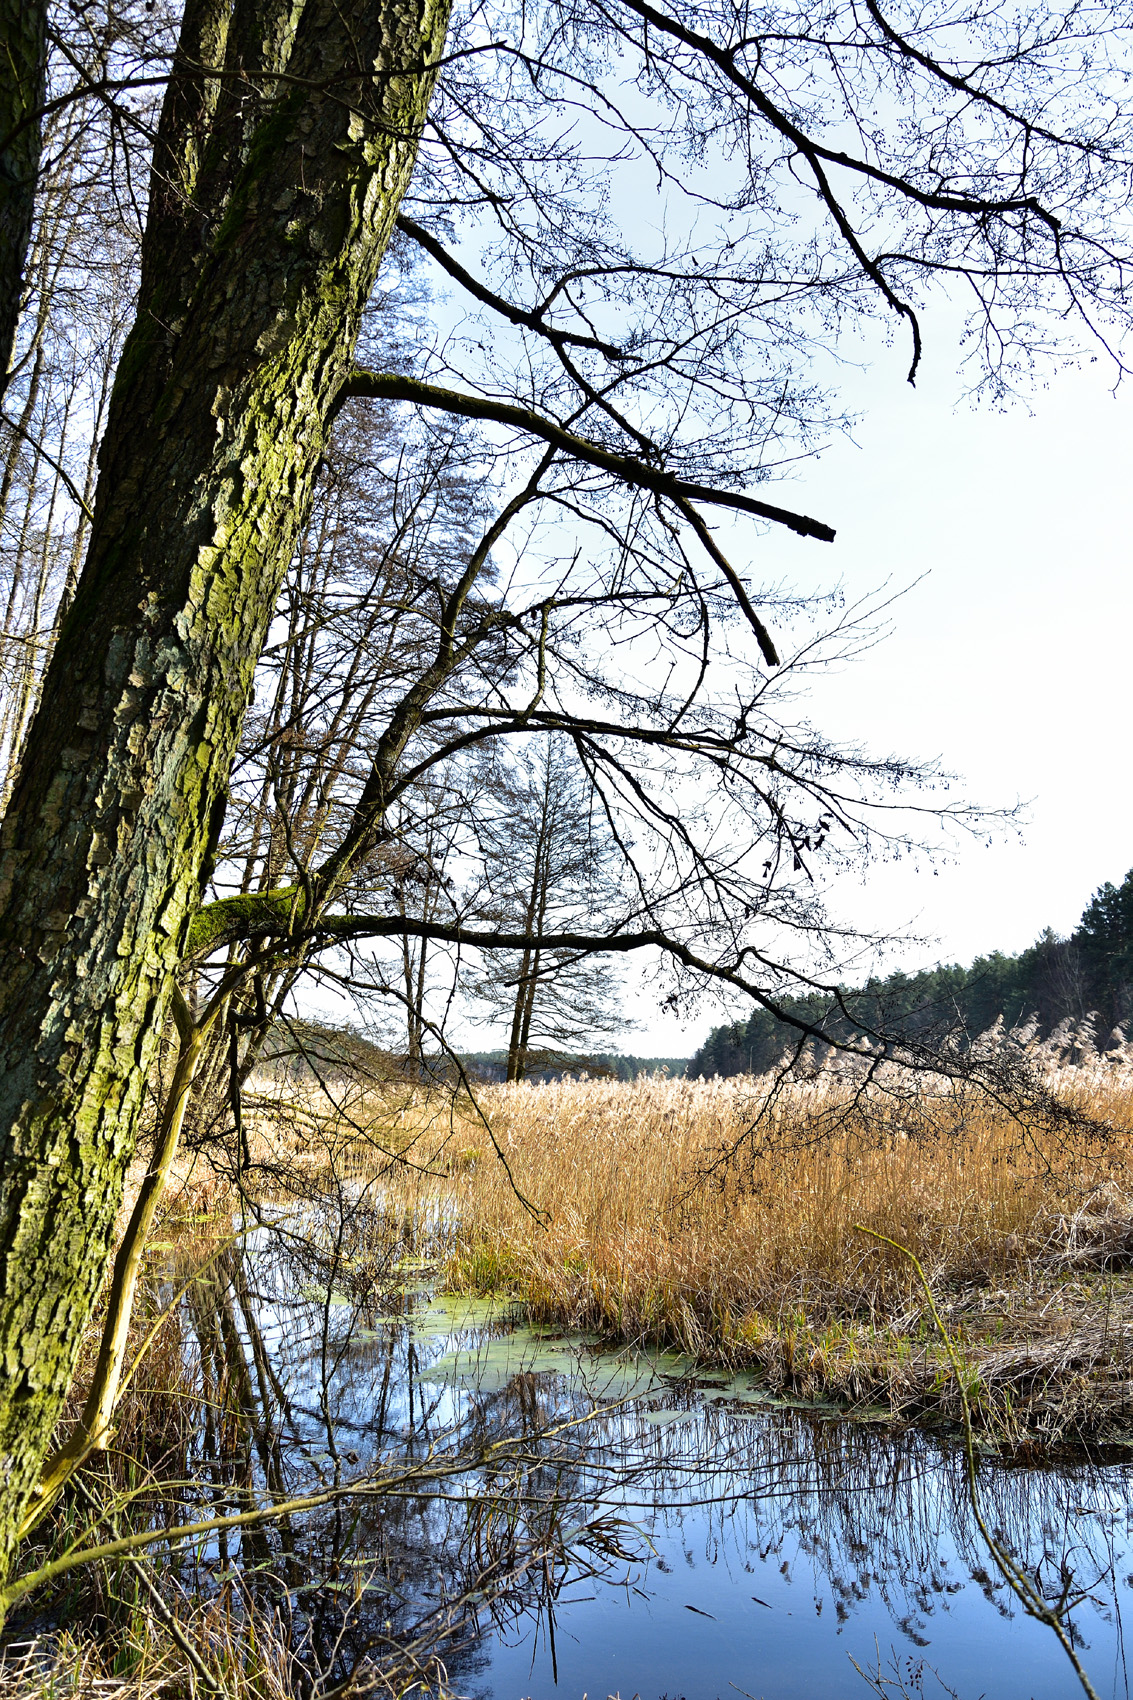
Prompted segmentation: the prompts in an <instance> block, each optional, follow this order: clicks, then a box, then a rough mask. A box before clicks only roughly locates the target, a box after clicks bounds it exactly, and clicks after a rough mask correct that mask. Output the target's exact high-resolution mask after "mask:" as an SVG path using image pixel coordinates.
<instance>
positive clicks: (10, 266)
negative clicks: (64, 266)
mask: <svg viewBox="0 0 1133 1700" xmlns="http://www.w3.org/2000/svg"><path fill="white" fill-rule="evenodd" d="M0 61H2V63H0V398H2V397H3V395H4V391H5V390H6V389H7V387H8V371H9V368H10V367H11V364H12V350H13V348H14V347H15V342H16V327H17V326H18V324H19V320H20V301H21V297H22V293H23V280H24V264H25V262H26V260H27V256H28V243H29V242H30V241H31V227H32V215H33V213H34V211H35V189H36V182H37V179H38V177H39V155H40V138H41V135H42V123H41V119H40V111H39V109H40V108H41V107H42V105H43V98H44V81H45V72H46V67H47V0H0Z"/></svg>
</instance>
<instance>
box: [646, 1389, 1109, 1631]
mask: <svg viewBox="0 0 1133 1700" xmlns="http://www.w3.org/2000/svg"><path fill="white" fill-rule="evenodd" d="M632 1422H633V1418H632V1415H629V1414H627V1417H626V1418H625V1419H624V1424H625V1425H626V1426H627V1427H630V1428H632ZM620 1443H621V1444H623V1445H624V1444H626V1443H627V1441H626V1439H625V1438H622V1439H621V1442H620ZM629 1443H630V1444H632V1440H631V1439H630V1440H629ZM654 1447H655V1455H656V1457H657V1466H656V1473H655V1477H654V1481H653V1493H652V1495H651V1496H650V1497H646V1498H643V1499H642V1500H641V1501H640V1506H641V1509H642V1510H643V1511H649V1510H655V1509H662V1510H663V1512H664V1517H665V1521H666V1523H667V1524H668V1527H669V1529H670V1531H672V1532H673V1533H674V1534H676V1535H677V1536H678V1537H681V1536H682V1535H683V1532H684V1530H685V1529H686V1527H687V1529H688V1530H689V1531H690V1533H691V1535H692V1538H693V1539H695V1540H696V1541H697V1542H698V1543H699V1545H700V1548H701V1552H702V1555H703V1557H704V1559H705V1561H706V1562H709V1563H718V1562H721V1559H722V1558H725V1557H726V1558H727V1559H728V1560H729V1561H731V1560H735V1559H739V1560H740V1562H747V1563H753V1562H755V1561H758V1562H759V1563H766V1562H767V1561H768V1560H769V1559H771V1558H775V1557H777V1558H779V1559H780V1561H781V1563H782V1564H784V1565H785V1566H786V1567H787V1568H786V1572H785V1573H790V1571H791V1570H792V1569H794V1568H796V1567H797V1566H798V1564H799V1561H800V1560H802V1561H804V1562H805V1563H806V1564H807V1565H808V1566H809V1568H810V1571H811V1574H812V1578H813V1583H814V1589H815V1601H816V1607H818V1609H821V1600H822V1592H821V1590H822V1588H823V1586H824V1585H825V1588H826V1589H828V1590H829V1592H830V1595H831V1597H832V1600H833V1604H834V1609H835V1612H836V1613H837V1615H838V1617H839V1619H840V1620H845V1619H846V1618H848V1617H849V1616H850V1615H851V1614H852V1613H853V1611H854V1609H855V1607H856V1606H857V1605H858V1604H860V1603H861V1602H863V1601H865V1600H866V1599H867V1598H869V1597H871V1596H872V1597H873V1598H875V1599H876V1600H878V1601H880V1602H881V1603H882V1604H883V1605H884V1607H885V1609H886V1610H887V1612H888V1613H889V1615H890V1617H891V1618H892V1620H893V1622H894V1624H895V1625H896V1626H897V1627H898V1628H899V1629H901V1630H902V1631H903V1632H904V1633H905V1634H907V1635H908V1636H909V1637H910V1639H912V1640H913V1641H914V1642H918V1641H923V1639H924V1637H923V1630H924V1629H925V1628H926V1627H927V1624H928V1622H929V1620H930V1619H932V1618H933V1617H934V1616H935V1615H936V1614H938V1613H939V1612H942V1611H947V1610H948V1608H949V1601H950V1599H951V1598H952V1597H953V1596H954V1595H956V1594H957V1593H959V1592H960V1591H961V1590H962V1589H963V1588H964V1587H966V1586H968V1585H975V1586H977V1587H978V1588H979V1589H980V1590H981V1592H982V1593H983V1595H984V1597H985V1598H986V1599H987V1600H988V1602H989V1603H990V1604H991V1605H993V1606H994V1608H995V1609H996V1610H997V1611H998V1612H1000V1613H1001V1614H1002V1615H1004V1616H1006V1617H1012V1616H1015V1615H1016V1614H1017V1613H1019V1612H1020V1610H1021V1608H1020V1607H1019V1606H1018V1604H1017V1602H1016V1601H1015V1599H1014V1596H1013V1595H1012V1593H1011V1591H1010V1589H1009V1588H1008V1586H1007V1584H1006V1583H1005V1582H1004V1581H1003V1579H1002V1577H1001V1576H1000V1575H999V1574H998V1572H997V1571H996V1570H995V1567H994V1565H993V1564H992V1562H991V1560H990V1557H989V1554H988V1552H987V1549H986V1547H985V1545H984V1543H983V1540H982V1537H981V1536H980V1533H979V1530H978V1528H977V1526H976V1522H975V1518H974V1516H973V1512H972V1506H971V1503H970V1499H969V1497H968V1490H967V1481H966V1474H965V1464H964V1456H963V1452H962V1449H961V1447H960V1446H959V1444H957V1443H956V1442H954V1441H952V1440H945V1439H939V1438H936V1437H933V1436H931V1435H926V1434H924V1433H923V1432H920V1431H917V1430H912V1429H910V1430H904V1431H894V1430H888V1429H878V1428H876V1427H874V1426H872V1425H855V1424H852V1423H848V1422H841V1421H831V1420H826V1419H823V1418H820V1417H817V1416H815V1415H814V1414H812V1413H807V1412H801V1411H792V1410H785V1409H773V1410H769V1411H768V1412H767V1414H766V1416H765V1417H762V1418H760V1419H757V1420H746V1421H745V1420H744V1419H743V1418H737V1417H736V1416H735V1415H734V1413H733V1412H731V1411H729V1410H728V1409H727V1407H726V1406H718V1407H711V1406H710V1407H708V1408H706V1409H703V1410H701V1411H698V1412H693V1413H691V1415H690V1420H689V1422H688V1423H687V1424H686V1425H684V1426H683V1427H681V1428H680V1429H677V1430H672V1429H668V1430H663V1431H662V1438H660V1439H658V1440H656V1441H655V1442H654ZM711 1458H716V1459H718V1460H721V1461H722V1462H723V1461H725V1460H726V1467H725V1468H723V1469H720V1470H719V1471H718V1473H717V1474H716V1475H713V1474H712V1473H711V1472H706V1471H705V1470H704V1469H703V1468H702V1467H701V1466H700V1465H698V1462H697V1461H698V1460H704V1459H711ZM686 1467H687V1470H688V1473H687V1474H685V1471H686ZM1128 1479H1129V1472H1128V1470H1127V1469H1126V1468H1123V1467H1122V1468H1115V1467H1113V1466H1109V1467H1105V1468H1102V1467H1099V1466H1096V1465H1091V1464H1089V1463H1085V1462H1079V1463H1076V1464H1074V1465H1067V1466H1064V1467H1062V1468H1061V1469H1059V1470H1057V1471H1055V1470H1036V1469H1032V1468H1027V1469H1024V1468H1018V1467H1010V1466H1005V1465H1003V1464H1000V1463H998V1462H993V1461H991V1460H985V1461H984V1462H983V1464H982V1466H981V1469H980V1492H981V1496H982V1502H983V1508H984V1513H985V1516H986V1518H987V1521H988V1523H989V1525H990V1527H991V1528H992V1531H993V1533H994V1534H995V1535H996V1537H997V1539H999V1540H1000V1541H1001V1542H1002V1543H1003V1544H1004V1545H1006V1546H1007V1547H1009V1548H1010V1550H1011V1551H1013V1552H1014V1553H1016V1554H1017V1555H1018V1556H1019V1557H1020V1559H1021V1560H1022V1561H1023V1562H1024V1563H1025V1564H1026V1565H1027V1566H1028V1567H1029V1568H1031V1569H1032V1570H1033V1571H1034V1572H1036V1573H1037V1574H1038V1575H1039V1576H1040V1578H1041V1579H1042V1583H1043V1586H1044V1591H1045V1592H1046V1594H1047V1597H1048V1598H1055V1597H1057V1595H1058V1594H1059V1593H1060V1592H1061V1590H1062V1587H1063V1585H1064V1582H1065V1580H1066V1578H1067V1575H1068V1574H1072V1575H1073V1576H1074V1578H1075V1590H1074V1591H1075V1593H1077V1592H1078V1591H1079V1590H1080V1591H1081V1592H1083V1593H1084V1594H1085V1595H1086V1598H1085V1599H1084V1600H1083V1602H1082V1609H1081V1611H1080V1612H1079V1613H1078V1617H1077V1621H1076V1632H1077V1635H1078V1637H1079V1638H1080V1639H1083V1643H1084V1644H1085V1642H1086V1641H1088V1625H1089V1618H1090V1615H1091V1614H1096V1616H1097V1617H1099V1618H1101V1619H1102V1620H1103V1621H1105V1622H1107V1623H1111V1622H1114V1621H1115V1620H1116V1621H1117V1622H1118V1626H1119V1627H1120V1608H1119V1601H1120V1589H1121V1587H1122V1586H1124V1585H1125V1579H1124V1578H1123V1577H1121V1576H1119V1575H1118V1574H1117V1566H1118V1564H1119V1562H1120V1560H1121V1557H1122V1554H1123V1553H1124V1552H1125V1551H1126V1550H1127V1548H1128V1541H1129V1535H1130V1530H1131V1517H1133V1513H1131V1512H1130V1511H1129V1510H1128V1508H1127V1506H1126V1504H1125V1498H1126V1490H1127V1484H1128ZM729 1489H730V1490H731V1491H730V1493H729ZM714 1495H716V1496H718V1502H717V1503H711V1501H712V1499H713V1497H714ZM698 1500H700V1501H704V1500H707V1501H709V1503H708V1504H707V1505H704V1504H703V1503H701V1504H698V1503H697V1501H698Z"/></svg>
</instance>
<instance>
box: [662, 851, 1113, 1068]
mask: <svg viewBox="0 0 1133 1700" xmlns="http://www.w3.org/2000/svg"><path fill="white" fill-rule="evenodd" d="M790 1007H791V1013H793V1014H796V1015H798V1016H799V1017H801V1018H802V1019H803V1020H806V1021H808V1022H811V1023H813V1024H814V1025H815V1026H819V1027H822V1028H823V1029H824V1030H826V1031H829V1033H830V1035H831V1037H832V1038H846V1037H849V1036H851V1035H852V1034H854V1033H855V1032H865V1033H867V1034H872V1033H876V1032H885V1033H889V1034H893V1035H902V1036H904V1035H913V1034H918V1035H923V1036H928V1035H931V1034H933V1033H939V1034H941V1035H942V1036H943V1035H944V1034H947V1033H950V1032H952V1033H959V1034H960V1035H962V1036H963V1037H966V1038H968V1039H973V1038H977V1037H978V1036H979V1035H980V1034H981V1033H986V1032H987V1030H988V1029H989V1028H990V1027H992V1026H994V1024H995V1022H996V1021H997V1020H998V1019H999V1018H1000V1017H1002V1018H1003V1022H1004V1025H1005V1026H1006V1027H1007V1028H1008V1029H1011V1028H1016V1029H1018V1028H1027V1029H1028V1030H1032V1029H1033V1033H1034V1037H1036V1038H1047V1037H1049V1035H1050V1034H1051V1033H1052V1032H1054V1030H1055V1028H1057V1027H1058V1026H1059V1025H1060V1024H1061V1023H1063V1022H1066V1021H1070V1022H1073V1023H1075V1024H1080V1023H1082V1022H1087V1021H1088V1022H1091V1024H1092V1028H1093V1035H1094V1042H1095V1043H1096V1045H1097V1047H1098V1049H1099V1050H1105V1049H1107V1048H1108V1047H1109V1046H1110V1045H1111V1044H1112V1043H1115V1042H1122V1041H1123V1039H1124V1037H1125V1034H1124V1028H1125V1024H1126V1023H1127V1022H1128V1021H1129V1018H1130V1016H1131V1015H1133V869H1131V870H1130V871H1129V873H1128V874H1126V876H1125V878H1124V880H1123V881H1122V882H1121V884H1120V885H1119V886H1115V885H1113V884H1112V883H1111V882H1110V881H1108V880H1107V881H1106V883H1105V884H1104V885H1102V886H1100V887H1099V888H1098V890H1097V891H1096V892H1095V893H1094V895H1093V897H1092V898H1091V899H1090V901H1089V903H1087V905H1086V907H1085V909H1084V910H1083V911H1082V916H1081V919H1080V920H1079V922H1078V925H1077V926H1076V927H1075V929H1074V931H1073V932H1072V933H1071V934H1070V937H1069V938H1060V937H1059V936H1058V935H1057V934H1056V933H1054V932H1053V931H1052V930H1051V929H1050V928H1049V927H1047V928H1046V929H1045V930H1044V931H1043V932H1042V933H1041V934H1040V936H1039V937H1038V938H1037V939H1036V940H1035V942H1034V944H1033V945H1030V946H1029V947H1028V949H1026V950H1021V951H1019V952H1018V953H1017V954H1016V955H1014V956H1010V955H1007V954H1005V953H1004V952H1003V951H999V950H994V951H991V952H990V953H989V955H987V956H979V957H977V958H976V960H975V961H974V962H973V963H972V964H971V966H970V967H968V968H964V967H961V965H960V964H959V963H954V962H953V963H938V964H937V965H936V967H934V968H926V969H923V970H922V971H921V972H920V973H919V974H907V973H905V972H904V970H901V969H898V970H897V971H896V972H895V973H892V974H886V975H884V976H880V975H878V976H874V977H873V978H871V979H869V980H867V982H866V984H865V985H864V986H862V987H860V988H850V987H845V988H843V989H842V994H841V999H840V1001H839V1003H838V1004H836V1005H832V1003H831V999H830V996H829V994H828V993H827V992H821V993H819V992H816V993H815V994H813V995H812V996H810V997H802V998H798V997H796V998H792V999H791V1000H790ZM855 1023H857V1024H859V1025H855ZM796 1040H797V1034H796V1033H795V1031H794V1030H793V1029H791V1028H788V1027H785V1026H784V1024H783V1022H782V1021H780V1020H779V1019H778V1017H777V1016H776V1015H774V1014H773V1013H772V1012H771V1011H769V1010H766V1009H755V1010H753V1011H752V1013H751V1015H750V1016H749V1017H748V1019H747V1020H746V1021H735V1022H732V1023H730V1024H726V1025H724V1026H721V1027H714V1028H713V1029H712V1032H711V1033H710V1034H709V1035H708V1037H707V1039H705V1041H704V1043H703V1045H701V1046H700V1048H699V1050H698V1051H697V1052H696V1054H695V1055H694V1056H693V1058H692V1060H691V1062H690V1063H689V1065H688V1072H689V1074H690V1075H693V1076H696V1075H706V1076H708V1075H713V1074H719V1075H725V1076H726V1075H734V1074H747V1073H753V1074H761V1073H763V1072H764V1071H765V1070H767V1069H770V1068H774V1067H775V1065H776V1064H777V1063H778V1062H779V1061H780V1060H781V1059H782V1058H783V1056H784V1055H786V1054H790V1052H791V1051H792V1050H793V1049H794V1045H795V1042H796Z"/></svg>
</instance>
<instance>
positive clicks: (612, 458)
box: [338, 367, 834, 543]
mask: <svg viewBox="0 0 1133 1700" xmlns="http://www.w3.org/2000/svg"><path fill="white" fill-rule="evenodd" d="M353 398H363V399H367V398H368V399H370V400H373V401H408V402H413V403H415V404H416V405H417V406H418V407H435V408H438V409H440V411H441V412H442V413H456V414H459V415H460V416H461V417H462V418H464V419H483V420H487V421H488V422H489V423H491V424H495V425H509V426H511V428H512V429H513V430H516V431H522V432H524V433H525V434H527V435H528V436H533V437H541V438H542V440H543V441H544V442H545V443H550V445H551V447H552V448H555V449H558V450H559V451H560V453H562V454H564V455H569V456H570V457H571V458H572V459H573V460H580V461H583V462H584V463H585V464H586V465H588V466H596V467H599V468H600V469H601V471H603V472H608V473H610V474H611V476H612V477H614V478H617V479H620V480H621V482H622V483H624V484H632V485H635V486H636V487H637V488H639V489H642V490H655V491H656V492H657V494H658V495H661V496H668V497H669V498H670V499H671V500H673V501H674V502H679V501H686V502H690V501H691V502H711V503H712V504H713V505H714V506H716V507H721V508H734V509H736V510H737V512H739V513H745V514H754V515H755V516H756V517H757V518H758V519H768V520H771V521H773V522H774V524H776V525H785V526H786V527H787V528H788V530H790V531H794V532H797V533H798V535H799V536H800V537H817V538H818V540H819V541H820V542H821V543H833V541H834V530H833V528H832V527H831V526H829V525H824V524H823V522H822V521H821V520H817V519H810V518H809V517H808V516H807V515H806V514H797V513H792V512H791V510H790V509H789V508H777V507H774V506H773V505H772V504H771V503H770V502H760V501H758V500H757V499H756V498H755V497H754V496H745V495H743V494H741V493H740V492H739V491H738V490H717V489H714V488H713V487H712V486H711V485H708V484H690V483H687V482H686V481H685V480H684V479H683V478H676V477H674V476H673V474H672V473H670V472H665V471H664V470H663V469H662V468H661V467H658V466H650V465H648V463H647V462H645V461H643V460H635V459H634V458H633V457H632V456H630V455H620V454H617V453H615V452H614V451H613V450H612V449H606V448H603V447H602V445H601V444H600V443H594V442H591V441H590V439H589V438H587V437H579V436H576V435H575V433H574V432H573V431H568V430H566V429H564V427H563V426H561V425H557V424H556V423H555V422H554V420H552V419H545V418H543V416H542V414H539V413H536V412H534V411H533V410H532V409H531V408H527V407H517V406H515V404H514V403H512V402H506V401H490V400H489V399H488V398H487V397H486V396H477V395H468V394H466V393H464V392H463V391H461V390H447V389H442V388H441V387H440V385H439V384H427V383H425V382H424V381H423V379H420V378H407V377H404V376H402V375H401V374H400V373H396V372H370V371H367V370H366V369H365V368H364V367H358V368H357V369H356V370H355V371H354V373H353V375H352V376H351V377H350V378H349V379H348V380H347V382H346V383H345V384H344V385H343V388H342V391H341V393H340V395H339V398H338V399H339V403H340V404H341V402H343V401H349V400H351V399H353Z"/></svg>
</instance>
